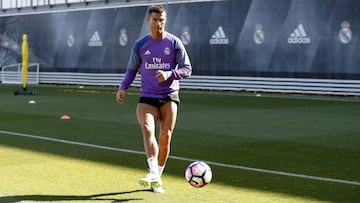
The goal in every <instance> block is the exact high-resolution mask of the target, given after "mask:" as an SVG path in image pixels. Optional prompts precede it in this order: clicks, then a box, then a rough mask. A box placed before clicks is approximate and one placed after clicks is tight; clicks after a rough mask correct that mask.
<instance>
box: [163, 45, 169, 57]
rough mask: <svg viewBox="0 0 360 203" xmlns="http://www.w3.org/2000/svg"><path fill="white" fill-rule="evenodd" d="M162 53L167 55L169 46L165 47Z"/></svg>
mask: <svg viewBox="0 0 360 203" xmlns="http://www.w3.org/2000/svg"><path fill="white" fill-rule="evenodd" d="M164 54H165V55H169V54H170V48H169V47H166V48H165V49H164Z"/></svg>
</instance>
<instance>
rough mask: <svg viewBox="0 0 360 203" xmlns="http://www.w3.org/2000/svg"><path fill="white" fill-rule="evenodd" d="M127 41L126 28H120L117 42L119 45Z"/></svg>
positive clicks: (124, 44)
mask: <svg viewBox="0 0 360 203" xmlns="http://www.w3.org/2000/svg"><path fill="white" fill-rule="evenodd" d="M127 42H128V37H127V34H126V29H125V28H122V29H121V30H120V35H119V44H120V45H121V46H126V44H127Z"/></svg>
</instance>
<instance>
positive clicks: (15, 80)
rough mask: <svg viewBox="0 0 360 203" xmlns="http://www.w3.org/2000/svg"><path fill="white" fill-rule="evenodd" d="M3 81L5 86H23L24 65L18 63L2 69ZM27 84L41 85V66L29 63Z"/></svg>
mask: <svg viewBox="0 0 360 203" xmlns="http://www.w3.org/2000/svg"><path fill="white" fill-rule="evenodd" d="M1 73H2V74H1V75H2V76H1V81H2V83H4V84H22V82H23V79H22V64H21V63H16V64H11V65H7V66H3V67H2V71H1ZM26 83H27V84H39V64H38V63H29V65H28V77H27V82H26Z"/></svg>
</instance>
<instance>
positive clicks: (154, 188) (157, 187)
mask: <svg viewBox="0 0 360 203" xmlns="http://www.w3.org/2000/svg"><path fill="white" fill-rule="evenodd" d="M151 189H152V191H153V192H155V193H161V194H164V193H165V190H164V188H162V187H161V186H153V185H151Z"/></svg>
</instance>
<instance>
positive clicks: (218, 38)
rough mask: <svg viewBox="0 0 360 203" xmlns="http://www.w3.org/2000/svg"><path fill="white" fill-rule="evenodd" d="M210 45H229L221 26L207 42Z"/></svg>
mask: <svg viewBox="0 0 360 203" xmlns="http://www.w3.org/2000/svg"><path fill="white" fill-rule="evenodd" d="M209 43H210V44H229V38H227V37H226V35H225V32H224V30H223V28H222V26H220V27H218V29H217V30H216V31H215V33H214V34H213V35H212V37H211V39H210V40H209Z"/></svg>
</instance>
